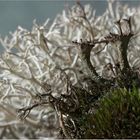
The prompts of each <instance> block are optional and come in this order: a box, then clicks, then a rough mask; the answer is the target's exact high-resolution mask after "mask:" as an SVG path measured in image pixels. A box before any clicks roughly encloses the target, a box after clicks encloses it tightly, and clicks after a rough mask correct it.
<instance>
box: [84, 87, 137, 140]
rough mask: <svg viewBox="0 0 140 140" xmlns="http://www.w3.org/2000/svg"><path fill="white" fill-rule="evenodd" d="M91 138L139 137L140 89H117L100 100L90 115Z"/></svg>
mask: <svg viewBox="0 0 140 140" xmlns="http://www.w3.org/2000/svg"><path fill="white" fill-rule="evenodd" d="M90 118H91V120H90V122H91V124H93V125H92V126H91V130H90V134H89V131H88V134H87V136H86V137H90V138H91V137H92V138H140V91H139V90H138V89H137V88H133V89H132V91H127V90H126V89H117V90H114V91H113V92H111V93H108V94H107V95H106V96H105V97H103V98H102V99H101V100H100V104H99V108H98V109H97V110H96V111H95V114H94V115H93V114H92V117H91V116H90Z"/></svg>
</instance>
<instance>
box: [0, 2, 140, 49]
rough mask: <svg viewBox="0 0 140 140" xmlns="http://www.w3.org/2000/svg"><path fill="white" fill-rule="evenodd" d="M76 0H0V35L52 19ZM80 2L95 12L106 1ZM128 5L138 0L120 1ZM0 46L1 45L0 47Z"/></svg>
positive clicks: (101, 8) (101, 7)
mask: <svg viewBox="0 0 140 140" xmlns="http://www.w3.org/2000/svg"><path fill="white" fill-rule="evenodd" d="M75 3H76V0H55V1H54V0H40V1H39V0H0V35H1V36H2V37H4V36H5V35H8V34H9V31H12V32H13V31H15V30H16V28H17V26H18V25H20V26H22V27H23V28H27V29H29V30H31V27H32V22H33V20H34V19H36V20H37V23H39V24H42V23H43V22H45V20H46V19H47V18H50V19H51V20H52V21H53V19H54V18H55V17H56V15H57V14H58V13H61V12H62V10H63V9H64V8H65V6H66V5H69V6H72V5H74V4H75ZM81 3H82V4H87V3H89V4H91V5H92V6H93V8H95V9H96V10H97V14H101V13H102V12H104V10H105V7H106V6H107V2H106V1H105V0H102V1H99V0H98V1H97V0H96V1H95V0H90V1H88V0H84V1H83V0H81ZM121 3H122V4H128V5H129V6H139V5H140V0H133V1H121ZM0 48H1V47H0Z"/></svg>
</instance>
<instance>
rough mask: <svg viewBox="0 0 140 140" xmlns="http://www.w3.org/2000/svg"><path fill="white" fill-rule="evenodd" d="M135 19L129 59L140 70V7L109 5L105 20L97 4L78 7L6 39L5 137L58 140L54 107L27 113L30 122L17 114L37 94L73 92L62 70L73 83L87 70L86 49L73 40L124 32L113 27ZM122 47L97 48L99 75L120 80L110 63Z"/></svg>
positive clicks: (1, 93)
mask: <svg viewBox="0 0 140 140" xmlns="http://www.w3.org/2000/svg"><path fill="white" fill-rule="evenodd" d="M130 16H131V17H132V22H133V24H132V25H133V26H132V31H133V32H134V34H135V33H137V34H136V35H134V37H132V39H131V42H130V45H129V50H128V60H129V63H130V65H131V67H134V68H135V69H138V68H140V57H139V53H140V43H139V42H140V36H138V34H139V30H140V25H139V21H140V20H139V19H140V8H129V7H128V6H121V5H120V4H119V3H118V2H113V1H108V7H107V9H106V11H105V12H104V13H103V15H100V16H96V11H95V10H94V9H92V6H91V5H85V6H82V5H81V4H80V3H77V4H76V5H74V6H73V7H71V8H69V9H67V10H63V12H62V14H58V15H57V16H56V18H55V19H54V21H53V22H52V23H51V24H50V21H49V19H47V20H46V21H45V23H43V24H42V25H38V24H37V23H36V21H34V22H33V27H32V29H31V31H29V30H27V29H24V28H22V27H20V26H19V27H18V28H17V30H16V31H15V32H14V33H10V36H6V37H5V38H4V39H2V38H0V42H1V44H2V46H3V47H4V51H3V53H2V54H1V55H0V128H1V130H0V138H43V137H57V134H58V130H57V129H58V128H59V122H58V120H57V114H56V113H55V112H54V110H53V108H52V107H51V106H50V105H49V103H48V104H47V105H42V106H40V107H37V108H34V109H33V110H32V111H31V112H27V114H24V115H25V116H26V115H28V113H30V114H29V116H28V117H26V118H25V119H24V120H20V119H19V117H18V115H17V110H18V109H20V108H22V107H26V106H29V105H31V104H32V103H35V102H37V101H38V100H39V99H36V96H37V95H39V94H43V93H44V92H45V91H46V88H47V89H48V88H49V86H51V87H52V95H53V96H55V97H56V98H59V97H60V96H61V95H65V94H67V92H66V90H67V87H66V80H65V77H63V76H62V75H61V71H60V70H59V68H61V69H65V71H66V73H67V74H68V75H69V76H70V80H71V81H72V83H73V85H75V84H77V83H78V82H79V77H82V76H83V74H81V73H80V71H81V70H82V69H83V68H84V67H83V64H82V61H81V54H80V48H78V47H77V46H75V45H74V44H73V43H72V41H74V40H78V41H80V39H85V40H89V41H90V40H91V41H92V40H93V39H102V38H104V37H105V35H107V34H108V33H109V31H110V32H112V33H116V34H120V31H119V29H118V28H117V27H116V26H113V25H114V22H115V21H117V20H119V19H122V18H126V19H128V18H129V17H130ZM122 26H124V27H123V32H125V33H126V32H129V31H128V30H127V29H128V28H126V26H127V25H126V24H125V25H122ZM119 45H120V44H119V42H117V43H116V44H111V43H109V44H108V45H106V46H104V45H102V44H100V45H97V46H96V47H94V48H93V49H92V53H91V61H92V64H93V65H94V67H95V68H96V70H97V72H98V73H99V75H101V76H103V77H106V78H110V77H113V76H114V75H113V74H112V72H111V71H110V72H108V70H106V69H105V65H106V64H108V63H112V64H113V65H115V63H117V61H118V58H119V53H118V50H117V47H116V46H119ZM101 50H102V51H101ZM99 51H101V52H100V53H99ZM85 73H86V68H85ZM44 83H45V87H44ZM46 98H47V97H46ZM36 100H37V101H36ZM19 115H21V114H19ZM22 115H23V114H22ZM25 116H24V117H25ZM50 126H51V127H50Z"/></svg>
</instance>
